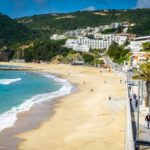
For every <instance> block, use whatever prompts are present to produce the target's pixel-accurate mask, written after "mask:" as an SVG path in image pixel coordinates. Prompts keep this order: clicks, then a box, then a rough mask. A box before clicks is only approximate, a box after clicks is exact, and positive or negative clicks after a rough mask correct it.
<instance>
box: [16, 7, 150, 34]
mask: <svg viewBox="0 0 150 150" xmlns="http://www.w3.org/2000/svg"><path fill="white" fill-rule="evenodd" d="M17 21H18V22H21V23H23V24H24V25H26V26H27V27H29V28H31V29H37V30H43V31H47V32H49V33H54V32H63V31H66V30H73V29H77V28H85V27H88V26H91V27H95V26H99V25H105V24H110V23H112V22H121V21H129V22H131V23H136V24H137V26H136V27H133V28H132V29H130V32H132V33H137V34H138V35H146V34H150V30H149V29H150V9H137V10H109V11H92V12H89V11H82V12H73V13H67V14H45V15H34V16H31V17H24V18H19V19H17ZM144 29H145V30H144ZM143 30H144V31H143Z"/></svg>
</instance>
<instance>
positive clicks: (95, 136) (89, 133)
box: [7, 63, 126, 150]
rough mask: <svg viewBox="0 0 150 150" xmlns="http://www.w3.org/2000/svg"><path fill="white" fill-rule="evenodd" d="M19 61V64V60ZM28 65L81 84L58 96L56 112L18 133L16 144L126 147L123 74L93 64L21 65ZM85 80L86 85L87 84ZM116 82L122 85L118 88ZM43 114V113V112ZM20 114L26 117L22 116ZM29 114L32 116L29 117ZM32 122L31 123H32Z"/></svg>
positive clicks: (28, 148) (31, 149) (27, 149)
mask: <svg viewBox="0 0 150 150" xmlns="http://www.w3.org/2000/svg"><path fill="white" fill-rule="evenodd" d="M8 64H10V63H8ZM15 65H17V64H16V63H15ZM27 65H28V66H31V67H33V68H34V67H35V68H39V69H41V71H42V72H48V73H52V74H57V75H58V76H61V77H63V78H67V80H69V81H70V82H71V83H73V84H74V83H75V84H77V85H78V89H79V90H78V92H76V93H72V94H69V95H67V96H64V97H62V98H58V100H56V101H57V102H56V103H55V104H54V105H53V106H52V107H53V110H54V113H50V114H49V116H46V117H47V118H46V119H45V120H43V121H42V122H41V124H40V126H37V127H36V128H34V127H33V129H32V130H27V132H24V131H23V133H22V132H19V133H16V134H14V135H15V137H17V138H19V140H20V141H19V145H16V146H18V148H19V149H22V150H41V148H43V149H44V150H48V149H54V150H58V149H61V147H64V148H65V149H66V150H70V149H71V150H80V149H83V148H84V149H85V150H86V149H88V150H93V149H94V150H96V149H104V150H105V149H106V147H107V148H108V149H110V150H114V149H115V150H122V149H123V147H124V140H125V139H124V134H125V120H126V119H125V87H124V85H123V84H122V85H120V84H119V83H116V81H118V80H119V79H122V77H120V76H119V75H116V74H115V73H108V72H107V70H103V73H100V72H99V70H98V69H97V68H90V67H82V66H81V67H80V66H79V67H76V66H67V65H43V64H42V65H39V64H38V65H37V64H20V66H27ZM68 72H69V74H68ZM93 73H94V74H93ZM104 79H107V82H108V83H107V84H106V85H105V84H104V83H103V82H104ZM84 80H85V82H86V83H85V85H83V81H84ZM118 82H119V81H118ZM114 84H116V86H118V87H117V88H116V89H115V88H114V86H113V85H114ZM91 88H93V90H94V92H93V93H91V92H90V90H91ZM108 89H109V90H108ZM116 90H117V91H116ZM106 91H107V93H106ZM118 91H120V92H118ZM110 94H111V95H112V97H113V100H112V101H111V102H108V101H107V98H108V96H109V95H110ZM46 107H48V106H47V105H46ZM38 109H39V108H38ZM47 109H49V108H47ZM32 111H33V109H32ZM47 111H50V109H49V110H47ZM35 112H36V111H35ZM28 115H30V113H29V114H28ZM40 115H42V114H40V113H39V116H40ZM40 117H41V116H40ZM44 117H45V116H44ZM20 118H21V119H22V118H25V117H23V116H20ZM27 118H28V119H29V120H31V119H30V118H29V117H27ZM21 119H20V122H21ZM110 121H111V122H110ZM58 125H60V126H61V128H60V127H59V126H58ZM107 125H108V127H107ZM28 126H30V127H31V125H30V124H28ZM116 127H117V130H116ZM47 131H49V132H47ZM7 133H8V132H7ZM41 137H42V138H41ZM48 139H51V141H49V140H48ZM37 141H38V142H37ZM48 141H49V142H48ZM92 141H93V142H92ZM87 142H88V143H89V144H88V147H87V146H85V143H86V145H87ZM37 146H38V147H37ZM48 147H49V148H48ZM11 150H13V149H11ZM14 150H15V149H14Z"/></svg>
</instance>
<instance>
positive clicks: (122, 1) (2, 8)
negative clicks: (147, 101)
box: [0, 0, 150, 18]
mask: <svg viewBox="0 0 150 150" xmlns="http://www.w3.org/2000/svg"><path fill="white" fill-rule="evenodd" d="M135 8H150V0H0V12H1V13H3V14H6V15H9V16H10V17H12V18H18V17H23V16H31V15H35V14H45V13H67V12H73V11H83V10H89V11H92V10H96V9H135Z"/></svg>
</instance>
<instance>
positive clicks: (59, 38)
mask: <svg viewBox="0 0 150 150" xmlns="http://www.w3.org/2000/svg"><path fill="white" fill-rule="evenodd" d="M65 38H66V36H64V35H58V34H53V35H52V36H51V37H50V39H51V40H62V39H65Z"/></svg>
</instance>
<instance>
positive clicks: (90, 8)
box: [82, 6, 96, 11]
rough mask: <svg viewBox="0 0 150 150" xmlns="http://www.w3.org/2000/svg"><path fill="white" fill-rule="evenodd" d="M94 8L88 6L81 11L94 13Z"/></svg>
mask: <svg viewBox="0 0 150 150" xmlns="http://www.w3.org/2000/svg"><path fill="white" fill-rule="evenodd" d="M95 10H96V8H95V7H94V6H89V7H87V8H84V9H82V11H95Z"/></svg>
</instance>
